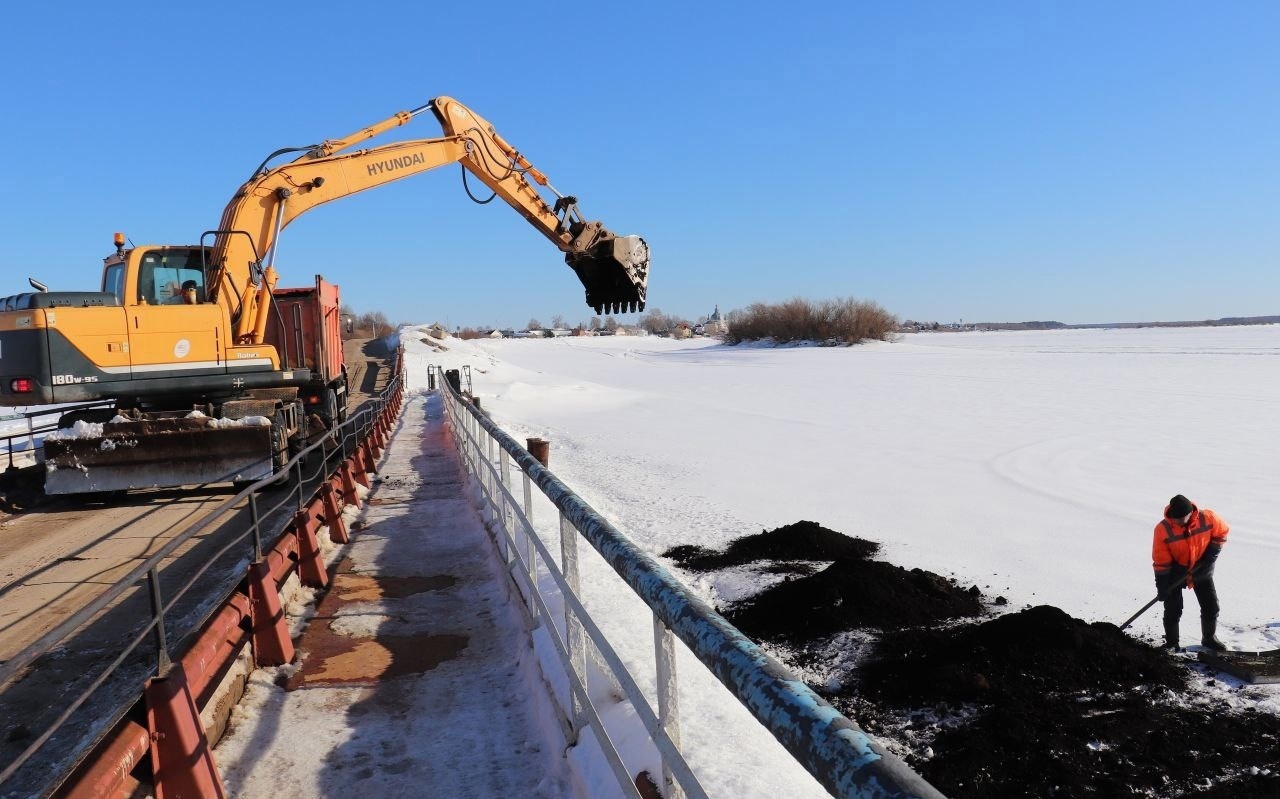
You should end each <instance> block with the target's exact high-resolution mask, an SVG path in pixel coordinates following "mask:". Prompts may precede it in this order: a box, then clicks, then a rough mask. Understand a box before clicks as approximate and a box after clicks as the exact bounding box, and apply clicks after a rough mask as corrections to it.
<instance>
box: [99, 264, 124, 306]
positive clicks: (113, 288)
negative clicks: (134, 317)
mask: <svg viewBox="0 0 1280 799" xmlns="http://www.w3.org/2000/svg"><path fill="white" fill-rule="evenodd" d="M102 290H103V291H106V292H109V293H111V294H114V295H116V301H117V302H119V303H120V304H121V305H124V264H115V265H114V266H108V267H107V270H106V271H105V272H103V273H102Z"/></svg>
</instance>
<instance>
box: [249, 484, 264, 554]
mask: <svg viewBox="0 0 1280 799" xmlns="http://www.w3.org/2000/svg"><path fill="white" fill-rule="evenodd" d="M249 519H250V521H251V522H252V523H253V560H254V562H257V561H260V560H262V528H261V527H259V521H260V520H259V518H258V492H257V490H256V489H255V490H253V491H250V492H249Z"/></svg>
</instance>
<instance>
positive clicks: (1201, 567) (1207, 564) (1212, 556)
mask: <svg viewBox="0 0 1280 799" xmlns="http://www.w3.org/2000/svg"><path fill="white" fill-rule="evenodd" d="M1221 552H1222V545H1221V544H1210V545H1209V546H1207V547H1205V550H1204V554H1203V555H1201V556H1200V560H1198V561H1196V567H1195V568H1194V569H1192V570H1191V579H1193V580H1202V579H1206V578H1209V577H1212V576H1213V564H1214V563H1216V562H1217V561H1218V555H1219V554H1220V553H1221Z"/></svg>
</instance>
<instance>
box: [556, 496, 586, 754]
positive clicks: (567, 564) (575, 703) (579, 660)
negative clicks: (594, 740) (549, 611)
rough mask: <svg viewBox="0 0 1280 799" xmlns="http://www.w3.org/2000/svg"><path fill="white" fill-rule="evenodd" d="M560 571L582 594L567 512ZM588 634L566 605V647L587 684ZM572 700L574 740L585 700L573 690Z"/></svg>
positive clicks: (571, 587) (562, 520) (575, 541)
mask: <svg viewBox="0 0 1280 799" xmlns="http://www.w3.org/2000/svg"><path fill="white" fill-rule="evenodd" d="M560 559H561V567H560V571H561V573H563V574H564V580H565V582H566V583H568V584H569V590H570V591H571V592H572V593H573V595H574V596H575V597H579V598H581V596H582V583H581V580H580V579H579V578H578V531H577V529H576V528H574V526H573V522H571V521H569V519H568V517H566V516H565V515H564V514H563V513H561V514H560ZM585 637H586V636H585V635H584V634H583V631H582V623H581V622H579V621H578V617H577V616H575V615H574V613H573V611H572V610H571V609H570V608H569V603H568V602H566V603H565V605H564V641H565V648H566V649H568V650H569V668H571V669H573V673H574V674H576V675H577V676H578V678H579V679H580V680H582V684H583V685H584V686H585V685H586V684H587V647H586V645H585V644H586V642H585V641H584V640H583V639H584V638H585ZM570 694H571V697H572V702H571V705H570V708H569V710H570V712H571V714H572V723H573V736H572V737H573V741H571V743H576V742H577V740H578V732H579V731H580V730H581V729H582V727H583V725H584V723H585V722H584V718H583V713H582V703H581V702H580V701H579V699H578V697H577V695H576V694H573V692H572V691H571V692H570Z"/></svg>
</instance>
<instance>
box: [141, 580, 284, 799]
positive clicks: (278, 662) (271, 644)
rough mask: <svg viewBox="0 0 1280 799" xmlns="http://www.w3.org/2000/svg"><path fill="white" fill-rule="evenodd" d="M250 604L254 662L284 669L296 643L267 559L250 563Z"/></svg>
mask: <svg viewBox="0 0 1280 799" xmlns="http://www.w3.org/2000/svg"><path fill="white" fill-rule="evenodd" d="M249 605H250V607H251V608H252V611H253V657H254V660H256V661H257V663H258V665H259V666H283V665H284V664H285V663H288V662H290V661H292V660H293V655H294V651H293V641H292V640H291V639H290V638H289V628H288V626H287V625H286V624H285V621H284V608H282V607H281V606H280V591H279V589H277V588H276V581H275V578H274V577H272V576H271V565H270V564H269V563H267V561H265V560H259V561H257V562H255V563H250V564H249ZM157 799H159V797H157Z"/></svg>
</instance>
